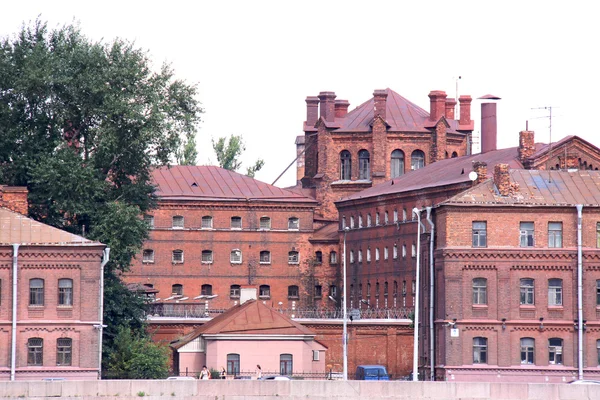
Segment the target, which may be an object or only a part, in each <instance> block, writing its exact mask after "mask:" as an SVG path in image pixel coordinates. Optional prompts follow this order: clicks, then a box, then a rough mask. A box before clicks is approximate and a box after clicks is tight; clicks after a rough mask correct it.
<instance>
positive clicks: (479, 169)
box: [473, 161, 487, 185]
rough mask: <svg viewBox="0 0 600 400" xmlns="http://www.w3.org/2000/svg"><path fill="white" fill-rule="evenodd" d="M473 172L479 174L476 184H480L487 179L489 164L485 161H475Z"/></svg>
mask: <svg viewBox="0 0 600 400" xmlns="http://www.w3.org/2000/svg"><path fill="white" fill-rule="evenodd" d="M473 171H475V173H476V174H477V179H476V180H475V184H476V185H477V184H480V183H481V182H483V181H485V180H486V179H487V163H485V162H483V161H473Z"/></svg>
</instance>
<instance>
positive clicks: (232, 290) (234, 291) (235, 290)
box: [229, 285, 241, 299]
mask: <svg viewBox="0 0 600 400" xmlns="http://www.w3.org/2000/svg"><path fill="white" fill-rule="evenodd" d="M240 290H241V286H240V285H231V286H229V297H231V298H232V299H239V297H240Z"/></svg>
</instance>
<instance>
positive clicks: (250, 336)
mask: <svg viewBox="0 0 600 400" xmlns="http://www.w3.org/2000/svg"><path fill="white" fill-rule="evenodd" d="M171 347H172V348H173V349H174V368H175V370H176V371H179V373H180V374H181V375H185V374H186V373H187V374H190V375H192V374H196V373H198V372H199V371H200V370H201V369H202V366H204V365H206V366H207V367H208V368H209V369H215V370H218V371H221V369H222V368H225V369H226V371H227V376H228V377H229V378H231V377H234V376H239V375H242V376H250V377H256V376H257V374H258V371H257V367H256V366H257V365H260V366H261V368H262V374H263V375H273V374H281V375H293V374H307V376H310V375H309V374H320V373H323V374H325V351H326V350H327V347H325V346H324V345H322V344H321V343H319V342H318V341H316V340H315V333H314V332H312V331H311V330H310V329H308V328H306V327H304V326H302V325H300V324H298V323H297V322H294V321H292V320H291V319H289V318H288V317H286V316H285V315H283V314H281V313H279V312H277V311H276V310H275V309H273V308H271V307H269V306H267V305H265V304H263V303H262V302H260V301H256V300H248V301H246V302H245V303H243V304H241V305H237V306H235V307H233V308H230V309H229V310H228V311H227V312H225V313H223V314H221V315H220V316H218V317H216V318H214V319H212V320H211V321H209V322H207V323H206V324H204V325H202V326H201V327H200V328H198V329H196V330H195V331H194V332H192V333H190V334H188V335H186V336H184V337H182V338H181V339H179V340H177V341H174V342H172V343H171Z"/></svg>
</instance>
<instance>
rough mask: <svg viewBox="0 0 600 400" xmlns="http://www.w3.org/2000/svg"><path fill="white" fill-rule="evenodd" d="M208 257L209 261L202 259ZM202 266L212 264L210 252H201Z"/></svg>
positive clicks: (211, 252) (211, 253)
mask: <svg viewBox="0 0 600 400" xmlns="http://www.w3.org/2000/svg"><path fill="white" fill-rule="evenodd" d="M205 255H208V256H209V257H208V258H210V259H206V260H205V259H204V256H205ZM200 257H201V262H202V264H212V263H213V251H212V250H202V253H201V255H200Z"/></svg>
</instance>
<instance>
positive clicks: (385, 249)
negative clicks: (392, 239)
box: [383, 246, 389, 260]
mask: <svg viewBox="0 0 600 400" xmlns="http://www.w3.org/2000/svg"><path fill="white" fill-rule="evenodd" d="M388 258H389V251H388V248H387V246H385V247H384V248H383V259H384V260H387V259H388Z"/></svg>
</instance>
